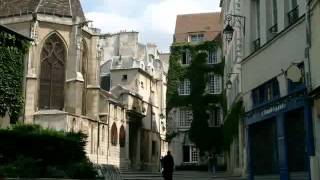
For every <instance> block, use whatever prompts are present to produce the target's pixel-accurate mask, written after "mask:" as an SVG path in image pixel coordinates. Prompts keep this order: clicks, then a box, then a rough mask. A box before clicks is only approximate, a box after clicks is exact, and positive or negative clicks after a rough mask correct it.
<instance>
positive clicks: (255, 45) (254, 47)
mask: <svg viewBox="0 0 320 180" xmlns="http://www.w3.org/2000/svg"><path fill="white" fill-rule="evenodd" d="M260 47H261V46H260V38H258V39H256V40H254V41H253V49H254V51H257V50H258V49H260Z"/></svg>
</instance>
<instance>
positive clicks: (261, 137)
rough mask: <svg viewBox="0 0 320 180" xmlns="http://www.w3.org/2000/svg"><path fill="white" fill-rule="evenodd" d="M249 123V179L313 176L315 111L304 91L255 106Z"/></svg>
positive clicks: (249, 115)
mask: <svg viewBox="0 0 320 180" xmlns="http://www.w3.org/2000/svg"><path fill="white" fill-rule="evenodd" d="M245 123H246V135H247V136H246V138H247V142H248V143H247V152H248V154H247V155H248V156H247V157H248V175H249V180H254V179H259V178H261V177H264V178H267V179H268V178H272V179H279V180H288V179H291V180H293V179H299V180H303V179H310V165H309V162H310V156H313V154H314V143H313V132H312V111H311V104H310V103H309V99H308V98H307V97H306V96H305V93H304V92H302V93H299V94H295V95H290V96H286V97H282V98H278V99H274V100H273V101H272V102H269V103H267V104H263V105H261V106H259V107H256V108H254V109H253V110H251V111H249V112H247V113H246V117H245Z"/></svg>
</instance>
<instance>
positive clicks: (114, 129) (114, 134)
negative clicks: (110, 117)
mask: <svg viewBox="0 0 320 180" xmlns="http://www.w3.org/2000/svg"><path fill="white" fill-rule="evenodd" d="M117 141H118V130H117V125H116V123H113V124H112V126H111V144H112V145H113V146H116V145H117Z"/></svg>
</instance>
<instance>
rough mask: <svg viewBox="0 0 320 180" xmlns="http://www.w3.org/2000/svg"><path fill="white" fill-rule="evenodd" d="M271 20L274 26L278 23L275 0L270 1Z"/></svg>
mask: <svg viewBox="0 0 320 180" xmlns="http://www.w3.org/2000/svg"><path fill="white" fill-rule="evenodd" d="M272 20H273V25H276V24H277V23H278V7H277V0H272Z"/></svg>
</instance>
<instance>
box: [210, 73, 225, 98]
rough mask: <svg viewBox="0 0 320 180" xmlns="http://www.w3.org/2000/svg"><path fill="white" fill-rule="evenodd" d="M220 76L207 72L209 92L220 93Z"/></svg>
mask: <svg viewBox="0 0 320 180" xmlns="http://www.w3.org/2000/svg"><path fill="white" fill-rule="evenodd" d="M221 84H222V77H221V76H220V75H217V74H213V73H209V74H208V90H209V94H220V93H221V90H222V85H221Z"/></svg>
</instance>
